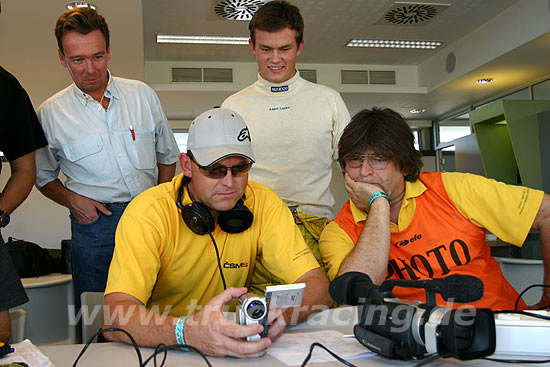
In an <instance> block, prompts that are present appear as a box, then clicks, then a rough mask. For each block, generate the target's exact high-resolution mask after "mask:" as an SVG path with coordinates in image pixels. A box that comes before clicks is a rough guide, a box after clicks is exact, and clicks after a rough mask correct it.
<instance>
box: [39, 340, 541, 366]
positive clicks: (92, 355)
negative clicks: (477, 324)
mask: <svg viewBox="0 0 550 367" xmlns="http://www.w3.org/2000/svg"><path fill="white" fill-rule="evenodd" d="M82 348H83V345H81V344H71V345H55V346H41V347H40V350H42V352H43V353H44V354H46V355H47V356H48V357H49V358H50V360H51V361H52V363H53V364H54V365H55V366H56V367H70V366H72V365H73V363H74V361H75V359H76V357H77V356H78V354H79V353H80V351H81V350H82ZM140 349H141V354H142V358H143V360H144V361H145V359H147V357H149V356H150V355H151V354H152V353H153V349H152V348H140ZM500 357H501V358H504V357H503V356H500ZM207 358H208V360H209V361H210V364H212V366H215V367H225V366H228V367H229V366H250V367H258V366H262V367H264V366H265V367H284V366H286V365H285V364H283V363H282V362H280V361H279V360H277V359H275V358H273V357H271V356H269V355H267V354H266V355H265V356H263V357H261V358H253V359H235V358H229V357H226V358H219V357H207ZM506 358H510V356H506ZM518 358H521V359H530V358H529V357H518ZM161 360H162V355H159V359H157V361H158V363H159V364H160V362H161ZM350 362H351V363H353V364H354V365H356V366H358V367H366V366H414V365H415V364H416V363H417V361H397V360H389V359H384V358H382V357H380V356H377V355H375V356H372V357H368V358H360V359H353V360H350ZM153 365H154V364H153V361H151V362H149V364H148V366H153ZM503 365H504V364H502V363H497V362H490V361H486V360H473V361H459V360H456V359H452V358H449V359H440V360H437V361H435V362H432V363H430V364H429V366H431V367H458V366H469V367H482V366H483V367H484V366H487V367H493V366H495V367H496V366H500V367H502V366H503ZM78 366H80V367H97V366H117V367H137V366H139V364H138V359H137V355H136V353H135V350H134V348H133V347H132V346H131V345H127V344H122V343H100V344H92V345H91V346H90V348H89V349H88V350H87V351H86V353H85V354H84V355H83V356H82V358H81V359H80V360H79V362H78ZM164 366H165V367H176V366H177V367H181V366H193V367H195V366H196V367H204V366H206V363H205V362H204V360H203V359H202V358H200V357H199V356H198V355H197V354H195V353H188V352H178V351H169V352H168V358H167V360H166V363H165V364H164ZM308 366H311V367H326V366H339V367H342V366H343V364H341V363H340V362H327V363H313V364H309V363H308ZM521 366H540V364H539V365H536V364H532V365H531V364H522V365H521Z"/></svg>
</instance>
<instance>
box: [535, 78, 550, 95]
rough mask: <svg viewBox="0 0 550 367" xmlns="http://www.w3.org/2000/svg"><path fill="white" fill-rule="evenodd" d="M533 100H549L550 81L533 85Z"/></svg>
mask: <svg viewBox="0 0 550 367" xmlns="http://www.w3.org/2000/svg"><path fill="white" fill-rule="evenodd" d="M533 99H537V100H541V99H543V100H549V99H550V79H546V80H545V81H543V82H540V83H537V84H535V85H533Z"/></svg>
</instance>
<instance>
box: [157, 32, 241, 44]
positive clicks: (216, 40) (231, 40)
mask: <svg viewBox="0 0 550 367" xmlns="http://www.w3.org/2000/svg"><path fill="white" fill-rule="evenodd" d="M248 39H249V37H248V36H247V37H240V36H183V35H174V34H172V35H170V34H157V43H200V44H211V45H248Z"/></svg>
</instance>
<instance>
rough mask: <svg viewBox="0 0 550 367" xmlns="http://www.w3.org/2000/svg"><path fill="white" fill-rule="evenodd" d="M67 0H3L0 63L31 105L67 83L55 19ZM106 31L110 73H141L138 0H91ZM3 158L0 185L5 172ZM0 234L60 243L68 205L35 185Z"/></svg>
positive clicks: (141, 75) (133, 75) (65, 231)
mask: <svg viewBox="0 0 550 367" xmlns="http://www.w3.org/2000/svg"><path fill="white" fill-rule="evenodd" d="M66 3H67V0H48V1H44V0H25V1H22V0H4V1H2V14H0V55H1V56H0V64H1V65H2V67H4V68H5V69H6V70H8V71H9V72H11V73H12V74H13V75H15V76H16V77H17V79H18V80H19V81H20V83H21V84H22V85H23V87H24V88H25V89H26V90H27V93H28V94H29V96H30V97H31V100H32V102H33V104H34V106H35V108H36V107H38V106H39V105H40V103H42V101H44V100H45V99H46V98H48V97H49V96H51V95H52V94H54V93H55V92H57V91H59V90H60V89H63V88H65V87H66V86H67V85H69V84H70V83H71V79H70V77H69V74H68V73H67V71H66V70H65V69H64V68H63V67H62V66H61V65H60V63H59V59H58V56H57V42H56V39H55V36H54V27H55V22H56V20H57V18H58V17H59V15H60V14H61V13H62V12H63V11H64V10H65V8H64V5H65V4H66ZM94 4H96V5H97V7H98V10H99V11H100V13H101V14H103V16H104V17H105V19H106V20H107V23H108V24H109V29H110V33H111V62H110V63H109V69H110V70H111V72H112V73H113V74H114V75H117V76H121V77H125V78H133V79H139V80H143V79H144V61H143V60H144V58H143V31H142V16H141V0H116V1H111V0H94ZM9 173H10V168H9V164H7V163H3V166H2V174H1V176H0V189H1V188H3V187H4V184H5V182H6V180H7V178H8V177H9ZM2 233H3V236H4V238H5V239H7V237H8V236H13V237H18V238H23V239H26V240H30V241H32V242H36V243H38V244H40V245H42V246H43V247H47V248H60V244H61V240H62V239H65V238H70V223H69V218H68V210H67V209H65V208H64V207H61V206H59V205H57V204H56V203H54V202H52V201H50V200H49V199H46V198H45V197H44V196H43V195H42V194H40V192H38V190H36V188H33V191H32V193H31V195H30V196H29V198H28V199H27V200H26V201H25V202H24V203H23V204H22V206H21V207H19V208H18V209H17V210H16V211H15V212H14V213H13V214H12V221H11V223H10V224H9V225H8V227H6V229H5V230H4V231H2Z"/></svg>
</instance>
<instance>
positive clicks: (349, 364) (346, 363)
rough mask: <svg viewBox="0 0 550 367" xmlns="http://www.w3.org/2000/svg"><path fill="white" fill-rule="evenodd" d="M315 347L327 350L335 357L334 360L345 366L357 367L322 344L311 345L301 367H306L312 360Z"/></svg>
mask: <svg viewBox="0 0 550 367" xmlns="http://www.w3.org/2000/svg"><path fill="white" fill-rule="evenodd" d="M314 347H321V348H323V349H324V350H326V351H327V352H328V353H329V354H330V355H331V356H333V357H334V358H336V359H337V360H338V361H339V362H340V363H342V364H344V365H345V366H348V367H357V366H355V365H354V364H351V363H350V362H348V361H346V360H345V359H343V358H342V357H340V356H338V355H337V354H335V353H333V352H332V351H330V350H329V349H328V348H327V347H325V346H324V345H323V344H321V343H311V345H310V346H309V353H308V354H307V356H306V358H305V359H304V361H303V362H302V364H301V365H300V367H304V366H305V365H306V364H307V362H308V361H309V359H310V358H311V353H313V348H314Z"/></svg>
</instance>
